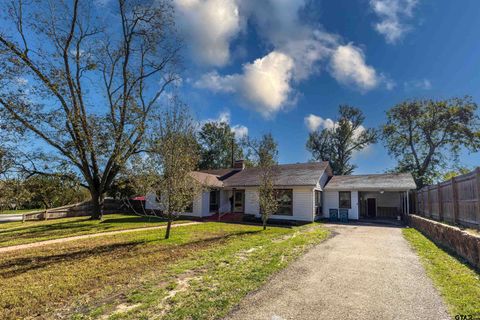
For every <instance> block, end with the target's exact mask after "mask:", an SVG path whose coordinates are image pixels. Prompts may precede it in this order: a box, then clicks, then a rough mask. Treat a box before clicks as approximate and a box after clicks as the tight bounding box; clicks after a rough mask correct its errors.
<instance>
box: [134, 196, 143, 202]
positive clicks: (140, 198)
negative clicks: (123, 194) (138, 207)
mask: <svg viewBox="0 0 480 320" xmlns="http://www.w3.org/2000/svg"><path fill="white" fill-rule="evenodd" d="M132 200H136V201H145V196H138V197H135V198H132Z"/></svg>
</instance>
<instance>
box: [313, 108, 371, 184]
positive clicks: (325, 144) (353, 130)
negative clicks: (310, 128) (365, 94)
mask: <svg viewBox="0 0 480 320" xmlns="http://www.w3.org/2000/svg"><path fill="white" fill-rule="evenodd" d="M364 121H365V116H364V115H363V112H362V111H361V110H360V109H358V108H355V107H351V106H347V105H343V106H340V107H339V116H338V119H337V121H336V122H335V123H334V125H333V126H332V127H328V128H320V129H319V130H317V131H314V132H311V133H310V134H309V137H308V140H307V145H306V146H307V150H309V151H310V152H311V153H312V157H313V159H314V160H317V161H329V162H330V165H331V166H332V170H333V174H336V175H345V174H351V173H352V172H353V170H354V169H355V168H356V166H355V165H354V164H352V163H351V160H352V156H353V153H354V152H357V151H360V150H363V149H364V148H366V147H367V146H368V145H370V144H372V143H375V142H376V141H377V132H376V130H375V129H373V128H368V129H366V128H365V127H364V126H363V122H364Z"/></svg>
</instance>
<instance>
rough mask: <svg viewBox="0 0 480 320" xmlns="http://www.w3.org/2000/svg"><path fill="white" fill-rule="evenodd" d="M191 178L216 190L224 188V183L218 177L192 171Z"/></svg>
mask: <svg viewBox="0 0 480 320" xmlns="http://www.w3.org/2000/svg"><path fill="white" fill-rule="evenodd" d="M190 176H191V177H192V178H193V179H195V180H196V181H197V182H199V183H201V184H202V185H204V186H207V187H214V188H221V187H223V182H222V181H221V180H220V179H219V178H218V176H216V175H213V174H209V173H205V172H200V171H192V172H190Z"/></svg>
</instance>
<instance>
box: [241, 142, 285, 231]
mask: <svg viewBox="0 0 480 320" xmlns="http://www.w3.org/2000/svg"><path fill="white" fill-rule="evenodd" d="M244 144H245V145H246V146H247V148H248V150H249V154H250V156H253V159H251V160H252V162H253V163H254V165H255V166H257V167H258V170H259V176H260V185H259V188H258V197H259V204H260V213H261V215H262V224H263V230H266V229H267V221H268V219H269V218H270V216H271V215H272V214H274V213H275V212H277V210H278V207H279V206H278V201H277V191H276V190H275V179H276V176H277V158H278V150H277V143H276V142H275V140H274V139H273V136H272V135H271V134H264V135H263V136H262V138H261V139H259V140H256V139H252V138H248V137H247V138H245V140H244Z"/></svg>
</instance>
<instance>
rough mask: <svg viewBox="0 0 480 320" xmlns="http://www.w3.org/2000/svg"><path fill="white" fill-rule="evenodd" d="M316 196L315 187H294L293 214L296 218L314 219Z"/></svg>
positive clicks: (303, 219)
mask: <svg viewBox="0 0 480 320" xmlns="http://www.w3.org/2000/svg"><path fill="white" fill-rule="evenodd" d="M314 201H315V196H314V193H313V188H294V189H293V216H290V218H292V217H293V218H294V220H302V221H313V220H314V218H315V209H314Z"/></svg>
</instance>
